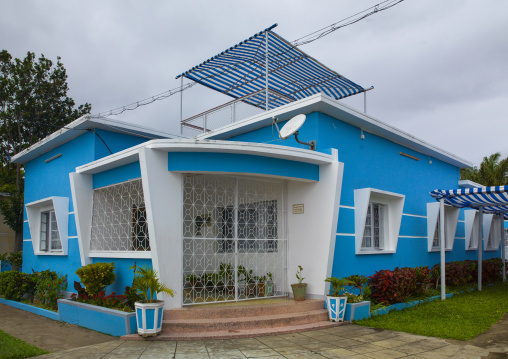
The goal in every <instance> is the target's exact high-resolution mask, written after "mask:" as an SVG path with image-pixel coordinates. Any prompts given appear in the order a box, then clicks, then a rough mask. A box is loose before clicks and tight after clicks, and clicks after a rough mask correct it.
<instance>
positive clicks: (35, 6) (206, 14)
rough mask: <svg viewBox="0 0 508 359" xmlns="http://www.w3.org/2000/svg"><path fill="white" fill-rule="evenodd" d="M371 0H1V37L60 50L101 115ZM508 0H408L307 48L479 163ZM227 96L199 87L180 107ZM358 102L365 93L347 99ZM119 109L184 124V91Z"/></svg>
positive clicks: (14, 46) (498, 121) (19, 50)
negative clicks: (261, 38)
mask: <svg viewBox="0 0 508 359" xmlns="http://www.w3.org/2000/svg"><path fill="white" fill-rule="evenodd" d="M375 4H376V1H372V0H357V1H345V0H341V1H338V0H335V1H324V0H323V1H321V0H314V1H303V0H287V1H232V0H231V1H219V0H216V1H204V0H203V1H150V0H148V1H146V0H145V1H104V0H101V1H63V0H61V1H23V0H3V1H2V4H1V11H0V46H1V48H2V49H6V50H8V51H9V52H10V53H11V54H12V55H13V56H15V57H24V56H25V55H26V52H27V51H33V52H35V53H36V54H37V55H40V54H41V53H43V54H44V55H45V56H46V57H48V58H50V59H52V60H56V57H57V56H61V57H62V62H63V63H64V65H65V67H66V69H67V74H68V76H69V79H68V83H69V87H70V93H69V94H70V96H71V97H73V98H74V99H75V101H76V103H78V104H80V103H84V102H89V103H91V104H92V106H93V108H92V112H93V113H97V112H102V111H106V110H109V109H113V108H116V107H119V106H122V105H126V104H129V103H132V102H135V101H137V100H141V99H144V98H147V97H150V96H152V95H155V94H158V93H161V92H164V91H166V90H168V89H171V88H174V87H177V86H179V84H180V82H179V80H175V76H176V75H178V74H180V73H182V72H184V71H186V70H188V69H190V68H191V67H193V66H195V65H197V64H199V63H201V62H202V61H204V60H206V59H208V58H210V57H211V56H213V55H215V54H217V53H219V52H221V51H223V50H225V49H226V48H228V47H230V46H232V45H234V44H236V43H238V42H240V41H242V40H244V39H246V38H248V37H250V36H251V35H253V34H254V33H256V32H258V31H260V30H263V29H265V28H266V27H268V26H270V25H272V24H273V23H278V24H279V26H278V27H277V28H275V29H274V31H275V32H276V33H278V34H279V35H281V36H282V37H284V38H286V39H287V40H289V41H292V40H295V39H297V38H299V37H301V36H303V35H306V34H308V33H310V32H313V31H315V30H317V29H320V28H322V27H324V26H326V25H329V24H332V23H334V22H337V21H339V20H341V19H343V18H345V17H347V16H350V15H352V14H354V13H357V12H359V11H362V10H364V9H366V8H368V7H370V6H372V5H375ZM507 14H508V1H505V0H488V1H462V0H460V1H459V0H448V1H443V0H425V1H422V0H406V1H404V2H402V3H401V4H399V5H397V6H395V7H393V8H391V9H389V10H387V11H384V12H381V13H378V14H375V15H373V16H371V17H369V18H367V19H365V20H362V21H360V22H358V23H356V24H354V25H352V26H349V27H347V28H343V29H340V30H338V31H335V32H334V33H332V34H330V35H328V36H326V37H324V38H322V39H320V40H318V41H315V42H313V43H312V44H309V45H306V46H303V47H302V50H303V51H305V52H307V53H308V54H309V55H311V56H313V57H315V58H317V59H318V60H320V61H321V62H322V63H324V64H325V65H327V66H329V67H330V68H332V69H334V70H336V71H337V72H339V73H340V74H342V75H343V76H346V77H347V78H349V79H351V80H352V81H354V82H356V83H358V84H360V85H362V86H364V87H369V86H371V85H373V86H374V87H375V89H374V90H373V91H370V92H369V93H368V96H367V97H368V100H367V105H368V113H369V114H370V115H372V116H374V117H376V118H377V119H379V120H381V121H384V122H387V123H389V124H391V125H394V126H396V127H398V128H400V129H402V130H404V131H407V132H409V133H411V134H412V135H414V136H416V137H419V138H421V139H423V140H426V141H428V142H430V143H432V144H434V145H437V146H439V147H441V148H443V149H445V150H448V151H450V152H452V153H454V154H456V155H458V156H460V157H463V158H465V159H467V160H469V161H471V162H473V163H475V164H479V163H480V162H481V160H482V158H483V156H485V155H489V154H491V153H494V152H501V153H502V154H503V155H504V156H507V155H508V141H507V134H508V115H507V111H508V15H507ZM228 100H229V99H228V98H227V97H225V96H224V95H221V94H218V93H215V92H214V91H212V90H209V89H207V88H203V87H200V86H199V85H198V86H194V87H192V88H191V89H190V90H188V91H186V92H185V94H184V116H187V117H188V116H191V115H194V114H196V113H199V112H200V111H203V110H206V109H208V108H211V107H214V106H216V105H219V104H221V103H224V102H226V101H228ZM344 102H345V103H347V104H349V105H351V106H353V107H357V108H360V109H361V108H363V95H357V96H354V97H352V98H349V99H345V100H344ZM114 118H116V119H119V120H122V121H127V122H135V123H139V124H142V125H145V126H149V127H154V128H158V129H161V130H164V131H168V132H173V133H179V95H175V96H173V97H170V98H168V99H166V100H163V101H160V102H156V103H153V104H151V105H149V106H145V107H142V108H139V109H137V110H135V111H132V112H129V113H125V114H122V115H120V116H115V117H114Z"/></svg>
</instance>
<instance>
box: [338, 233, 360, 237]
mask: <svg viewBox="0 0 508 359" xmlns="http://www.w3.org/2000/svg"><path fill="white" fill-rule="evenodd" d="M335 235H336V236H346V237H354V236H355V234H354V233H335Z"/></svg>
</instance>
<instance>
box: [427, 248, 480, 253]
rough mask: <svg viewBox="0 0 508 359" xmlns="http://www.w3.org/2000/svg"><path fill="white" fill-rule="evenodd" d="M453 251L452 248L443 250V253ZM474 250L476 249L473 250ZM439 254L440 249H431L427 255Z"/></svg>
mask: <svg viewBox="0 0 508 359" xmlns="http://www.w3.org/2000/svg"><path fill="white" fill-rule="evenodd" d="M452 250H453V249H452V248H445V252H451V251H452ZM475 250H476V249H475ZM439 252H441V249H440V248H432V249H431V250H430V251H429V253H439Z"/></svg>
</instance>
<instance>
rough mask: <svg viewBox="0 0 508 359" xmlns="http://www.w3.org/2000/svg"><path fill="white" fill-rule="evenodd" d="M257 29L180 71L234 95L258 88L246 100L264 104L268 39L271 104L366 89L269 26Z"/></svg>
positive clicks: (204, 83)
mask: <svg viewBox="0 0 508 359" xmlns="http://www.w3.org/2000/svg"><path fill="white" fill-rule="evenodd" d="M275 26H277V24H275V25H272V26H271V27H269V28H267V29H265V30H263V31H261V32H259V33H257V34H256V35H254V36H251V37H250V38H248V39H246V40H244V41H242V42H240V43H239V44H237V45H235V46H233V47H230V48H229V49H227V50H225V51H223V52H221V53H220V54H219V55H216V56H214V57H212V58H211V59H209V60H206V61H205V62H203V63H202V64H200V65H198V66H195V67H193V68H192V69H190V70H189V71H187V72H184V73H183V74H181V75H178V76H177V77H176V78H179V77H181V76H184V77H186V78H188V79H190V80H193V81H195V82H197V83H200V84H202V85H204V86H207V87H210V88H212V89H214V90H216V91H219V92H222V93H224V94H226V95H229V96H231V97H233V98H240V97H244V96H246V95H249V94H252V93H256V92H259V93H258V94H257V95H255V96H253V97H249V98H248V99H245V100H244V101H245V102H247V103H249V104H251V105H254V106H257V107H261V108H263V109H264V108H265V96H266V94H265V92H264V90H265V88H266V42H267V38H268V88H269V89H270V90H271V91H269V108H275V107H279V106H282V105H284V104H286V103H289V102H292V101H295V100H299V99H302V98H305V97H308V96H311V95H314V94H317V93H320V92H321V93H324V94H326V95H328V96H331V97H333V98H335V99H340V98H344V97H347V96H351V95H355V94H358V93H360V92H363V91H365V89H364V88H363V87H362V86H360V85H357V84H355V83H354V82H352V81H350V80H348V79H347V78H345V77H343V76H341V75H339V74H338V73H336V72H335V71H333V70H331V69H329V68H328V67H326V66H324V65H323V64H321V63H320V62H318V61H317V60H315V59H313V58H312V57H310V56H308V55H307V54H305V53H304V52H303V51H301V50H300V49H298V48H296V47H295V46H294V45H292V44H291V43H289V42H288V41H286V40H284V39H283V38H282V37H280V36H279V35H277V34H276V33H274V32H271V31H270V30H271V29H273V28H274V27H275Z"/></svg>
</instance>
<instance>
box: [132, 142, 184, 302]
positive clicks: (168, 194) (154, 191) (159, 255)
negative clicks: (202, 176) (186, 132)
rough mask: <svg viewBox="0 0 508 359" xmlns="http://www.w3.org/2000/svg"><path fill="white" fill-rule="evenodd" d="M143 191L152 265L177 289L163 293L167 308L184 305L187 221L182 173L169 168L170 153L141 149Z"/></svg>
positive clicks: (163, 278)
mask: <svg viewBox="0 0 508 359" xmlns="http://www.w3.org/2000/svg"><path fill="white" fill-rule="evenodd" d="M139 163H140V166H141V178H142V180H143V194H144V197H145V206H146V214H147V223H148V233H149V234H150V249H151V254H152V266H153V268H154V269H155V270H156V271H157V272H158V273H159V278H160V280H161V282H163V283H164V284H166V285H167V286H168V287H169V288H171V289H173V290H176V292H177V294H176V295H175V296H174V297H173V298H171V297H169V296H165V295H164V296H163V295H162V294H159V297H158V299H163V300H164V301H165V304H164V307H165V308H166V309H172V308H180V307H181V306H182V290H183V288H182V287H183V278H182V277H183V274H182V261H183V254H182V251H183V242H182V241H183V239H182V237H183V223H182V208H183V207H182V203H183V193H182V175H181V174H180V173H174V172H170V171H168V153H167V152H165V151H158V150H153V149H149V148H146V147H143V148H141V149H140V150H139Z"/></svg>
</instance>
